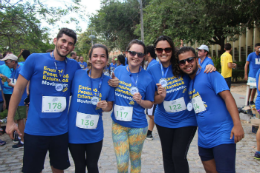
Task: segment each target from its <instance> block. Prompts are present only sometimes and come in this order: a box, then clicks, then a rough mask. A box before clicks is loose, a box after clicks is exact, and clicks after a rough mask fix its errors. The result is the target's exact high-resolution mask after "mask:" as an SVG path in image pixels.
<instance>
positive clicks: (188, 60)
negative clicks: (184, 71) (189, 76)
mask: <svg viewBox="0 0 260 173" xmlns="http://www.w3.org/2000/svg"><path fill="white" fill-rule="evenodd" d="M194 58H195V57H190V58H187V59H183V60H180V61H179V65H180V66H183V65H185V64H186V61H187V62H188V63H193V61H194Z"/></svg>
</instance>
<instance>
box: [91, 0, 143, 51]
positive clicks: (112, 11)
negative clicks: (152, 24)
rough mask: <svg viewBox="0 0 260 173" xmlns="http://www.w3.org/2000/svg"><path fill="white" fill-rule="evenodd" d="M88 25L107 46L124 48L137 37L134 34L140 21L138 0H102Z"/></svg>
mask: <svg viewBox="0 0 260 173" xmlns="http://www.w3.org/2000/svg"><path fill="white" fill-rule="evenodd" d="M90 21H91V24H90V26H91V27H93V28H94V29H95V31H96V32H97V33H98V35H99V37H101V38H102V39H103V40H104V41H105V42H106V43H107V46H108V47H110V48H111V49H113V48H114V47H117V48H119V49H120V50H122V51H123V50H125V48H126V46H127V44H128V43H129V41H131V40H132V39H135V38H138V36H137V35H136V34H134V30H135V27H136V25H137V24H139V23H140V13H139V2H138V1H137V0H126V1H117V0H110V1H103V2H102V6H101V9H100V10H99V11H98V14H96V15H94V16H92V17H91V18H90Z"/></svg>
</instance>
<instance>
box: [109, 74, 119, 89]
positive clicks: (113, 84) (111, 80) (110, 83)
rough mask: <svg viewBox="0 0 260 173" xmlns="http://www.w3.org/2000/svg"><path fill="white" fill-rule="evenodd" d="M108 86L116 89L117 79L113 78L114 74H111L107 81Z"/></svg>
mask: <svg viewBox="0 0 260 173" xmlns="http://www.w3.org/2000/svg"><path fill="white" fill-rule="evenodd" d="M108 85H109V86H111V87H118V85H119V79H118V78H117V77H116V76H115V74H114V72H112V79H109V81H108Z"/></svg>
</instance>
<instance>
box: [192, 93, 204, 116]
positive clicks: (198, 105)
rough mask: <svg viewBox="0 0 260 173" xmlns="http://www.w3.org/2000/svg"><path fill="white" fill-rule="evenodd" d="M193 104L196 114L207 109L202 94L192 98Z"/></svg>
mask: <svg viewBox="0 0 260 173" xmlns="http://www.w3.org/2000/svg"><path fill="white" fill-rule="evenodd" d="M192 105H193V109H194V111H195V113H196V114H197V113H200V112H203V111H205V110H206V108H205V106H204V103H203V101H202V99H201V97H200V96H196V97H194V98H192Z"/></svg>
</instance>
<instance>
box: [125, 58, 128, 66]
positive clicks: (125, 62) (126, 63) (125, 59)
mask: <svg viewBox="0 0 260 173" xmlns="http://www.w3.org/2000/svg"><path fill="white" fill-rule="evenodd" d="M127 64H128V62H127V57H125V65H127Z"/></svg>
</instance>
